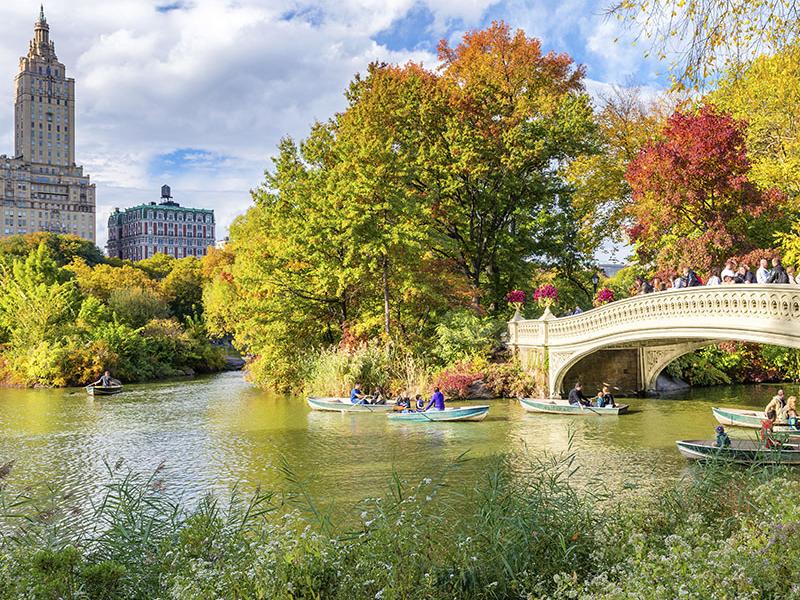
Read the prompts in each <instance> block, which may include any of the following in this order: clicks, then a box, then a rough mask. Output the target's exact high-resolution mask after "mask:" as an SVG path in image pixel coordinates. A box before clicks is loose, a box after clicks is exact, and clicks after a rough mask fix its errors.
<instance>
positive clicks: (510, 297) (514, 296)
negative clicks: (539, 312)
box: [506, 290, 525, 304]
mask: <svg viewBox="0 0 800 600" xmlns="http://www.w3.org/2000/svg"><path fill="white" fill-rule="evenodd" d="M506 301H507V302H508V303H509V304H524V303H525V292H523V291H522V290H511V291H510V292H508V293H507V294H506Z"/></svg>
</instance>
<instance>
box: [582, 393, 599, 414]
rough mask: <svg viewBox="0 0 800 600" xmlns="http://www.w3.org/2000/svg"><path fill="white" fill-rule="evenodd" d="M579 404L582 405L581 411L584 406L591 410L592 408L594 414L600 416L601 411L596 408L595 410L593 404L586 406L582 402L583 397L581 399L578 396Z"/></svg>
mask: <svg viewBox="0 0 800 600" xmlns="http://www.w3.org/2000/svg"><path fill="white" fill-rule="evenodd" d="M578 406H580V407H581V412H583V409H584V408H588V409H589V410H591V411H592V412H593V413H594V414H596V415H597V416H598V417H599V416H600V413H599V412H597V411H596V410H594V409H593V408H592V407H591V406H584V404H583V402H581V399H580V398H578Z"/></svg>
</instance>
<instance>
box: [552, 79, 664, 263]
mask: <svg viewBox="0 0 800 600" xmlns="http://www.w3.org/2000/svg"><path fill="white" fill-rule="evenodd" d="M677 103H678V97H676V96H667V95H660V96H657V97H656V98H653V99H650V100H647V99H645V98H644V97H643V95H642V92H641V91H640V90H639V89H638V88H622V87H614V88H613V90H612V92H611V93H609V94H606V95H601V96H600V98H599V107H598V109H597V113H596V114H597V118H596V120H597V124H598V128H599V132H598V143H599V146H600V147H599V151H598V152H596V153H591V154H583V155H580V156H577V157H576V158H575V159H574V160H573V161H571V162H570V163H569V165H568V166H567V168H566V170H565V177H566V179H567V181H569V183H570V184H571V185H572V187H573V188H574V192H573V194H572V203H573V205H574V207H575V211H576V212H577V214H579V215H581V217H582V218H581V221H580V230H579V239H578V244H579V246H580V247H581V248H582V249H583V251H584V252H586V253H587V254H589V255H594V253H595V252H596V251H597V249H598V247H599V246H600V243H601V242H602V241H603V239H604V238H608V237H610V238H611V239H618V238H619V237H622V235H621V234H623V233H624V228H625V226H626V225H629V224H630V223H628V215H627V213H626V209H627V206H628V204H630V200H631V190H630V186H629V185H628V182H627V181H626V179H625V173H626V171H627V169H628V165H629V164H630V163H631V162H632V161H633V160H634V159H635V158H636V157H637V156H638V155H639V152H640V151H641V149H642V148H644V147H645V146H646V145H647V144H649V143H650V142H652V141H653V140H654V139H655V137H656V136H657V135H658V132H659V131H660V130H661V128H662V127H663V125H664V123H665V122H666V120H667V118H668V117H669V115H670V114H672V112H673V111H674V110H675V107H676V105H677Z"/></svg>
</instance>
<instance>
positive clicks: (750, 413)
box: [711, 407, 767, 429]
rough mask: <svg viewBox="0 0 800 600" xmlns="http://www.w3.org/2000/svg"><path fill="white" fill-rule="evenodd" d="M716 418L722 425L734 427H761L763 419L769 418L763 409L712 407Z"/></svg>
mask: <svg viewBox="0 0 800 600" xmlns="http://www.w3.org/2000/svg"><path fill="white" fill-rule="evenodd" d="M711 412H712V413H713V414H714V418H715V419H716V420H717V421H719V422H720V423H721V424H722V425H731V426H733V427H751V428H753V429H760V428H761V421H763V420H764V419H766V418H767V416H766V415H765V414H764V411H763V410H745V409H741V408H717V407H714V408H712V409H711Z"/></svg>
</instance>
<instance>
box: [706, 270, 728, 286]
mask: <svg viewBox="0 0 800 600" xmlns="http://www.w3.org/2000/svg"><path fill="white" fill-rule="evenodd" d="M724 272H725V271H723V273H724ZM721 283H722V280H721V279H720V278H719V269H718V268H717V267H714V268H713V269H711V275H710V276H709V278H708V281H706V285H720V284H721Z"/></svg>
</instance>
